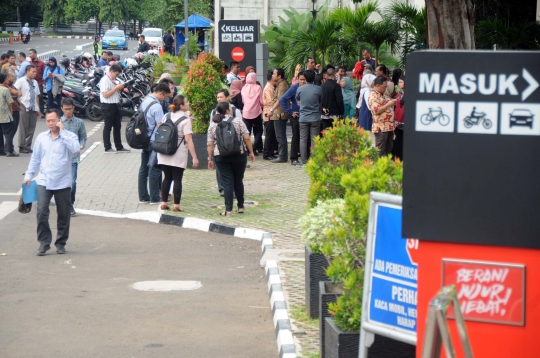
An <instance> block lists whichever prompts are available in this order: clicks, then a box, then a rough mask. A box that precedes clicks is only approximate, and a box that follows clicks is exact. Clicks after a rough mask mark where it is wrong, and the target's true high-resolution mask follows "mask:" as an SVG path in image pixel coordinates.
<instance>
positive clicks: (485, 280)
mask: <svg viewBox="0 0 540 358" xmlns="http://www.w3.org/2000/svg"><path fill="white" fill-rule="evenodd" d="M451 284H454V285H456V287H457V292H458V300H459V305H460V307H461V312H462V313H463V317H464V318H465V320H469V321H479V322H489V323H502V324H510V325H517V326H523V325H524V324H525V304H524V300H525V266H524V265H515V264H506V263H492V262H477V261H463V260H449V259H443V286H447V285H451ZM448 316H449V317H452V316H453V315H452V312H451V311H450V312H449V314H448Z"/></svg>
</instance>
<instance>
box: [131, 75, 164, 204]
mask: <svg viewBox="0 0 540 358" xmlns="http://www.w3.org/2000/svg"><path fill="white" fill-rule="evenodd" d="M169 93H171V90H170V89H169V85H167V84H165V83H160V84H158V85H157V86H156V87H155V88H154V92H153V93H152V94H151V95H149V96H148V97H146V99H145V100H144V101H143V102H142V103H141V106H140V111H141V112H143V113H144V114H145V119H146V134H147V136H148V139H149V142H148V145H147V147H146V148H143V150H142V152H141V167H140V168H139V204H146V203H150V205H157V204H159V203H160V202H161V198H160V196H159V185H160V181H161V172H160V171H159V170H156V169H154V168H149V167H148V159H149V158H150V153H151V152H152V144H153V142H154V138H155V135H156V130H157V128H158V127H159V125H160V124H161V121H162V120H163V116H164V114H163V108H162V107H161V102H163V101H164V100H165V98H166V97H167V95H168V94H169ZM135 130H136V129H135ZM148 187H150V194H148Z"/></svg>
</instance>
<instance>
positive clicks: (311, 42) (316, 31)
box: [283, 18, 341, 68]
mask: <svg viewBox="0 0 540 358" xmlns="http://www.w3.org/2000/svg"><path fill="white" fill-rule="evenodd" d="M340 30H341V24H340V23H339V22H338V21H336V20H333V19H329V18H327V19H317V20H315V21H314V22H313V26H312V27H311V28H310V29H309V30H304V31H297V32H296V33H295V34H293V36H292V39H291V41H290V42H289V46H288V49H287V55H286V56H285V59H284V63H283V65H284V66H285V67H287V68H294V66H295V65H296V64H297V63H304V61H305V60H306V58H307V56H308V53H309V51H310V49H312V48H315V49H316V50H317V51H318V52H319V55H320V57H321V62H320V63H322V64H324V63H325V62H324V61H325V58H328V52H329V51H330V49H331V48H332V47H333V46H335V44H336V43H337V42H338V41H339V31H340Z"/></svg>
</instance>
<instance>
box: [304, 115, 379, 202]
mask: <svg viewBox="0 0 540 358" xmlns="http://www.w3.org/2000/svg"><path fill="white" fill-rule="evenodd" d="M323 133H324V135H323V137H322V138H315V148H313V151H312V153H311V154H312V156H311V159H310V160H309V161H308V164H307V171H308V174H309V177H310V179H311V186H310V188H309V193H308V197H309V202H310V205H311V206H312V207H313V206H315V205H316V204H317V201H319V200H326V199H337V198H343V196H344V195H345V189H344V187H343V186H341V184H340V182H341V178H342V177H343V176H344V175H345V174H347V173H350V172H351V171H352V170H353V169H354V168H356V167H358V166H360V165H362V164H363V163H364V162H366V161H368V162H369V163H371V162H373V161H374V160H375V159H376V158H377V156H378V154H377V149H376V148H375V147H374V146H373V144H372V142H371V140H370V139H369V133H368V132H366V131H364V130H363V129H362V128H360V127H358V126H357V125H356V123H354V122H353V121H352V120H350V119H346V120H336V121H334V126H333V127H332V128H329V129H327V130H326V131H324V132H323Z"/></svg>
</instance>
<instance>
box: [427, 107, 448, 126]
mask: <svg viewBox="0 0 540 358" xmlns="http://www.w3.org/2000/svg"><path fill="white" fill-rule="evenodd" d="M437 120H438V121H439V124H440V125H441V126H447V125H448V123H450V117H448V116H447V115H446V114H444V113H443V111H442V108H441V107H439V109H433V108H430V109H429V112H428V113H425V114H422V117H420V122H422V124H423V125H425V126H428V125H430V124H431V123H433V122H435V121H437Z"/></svg>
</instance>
